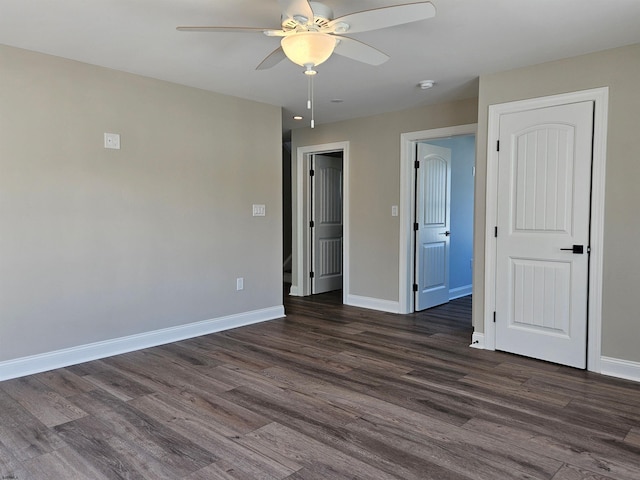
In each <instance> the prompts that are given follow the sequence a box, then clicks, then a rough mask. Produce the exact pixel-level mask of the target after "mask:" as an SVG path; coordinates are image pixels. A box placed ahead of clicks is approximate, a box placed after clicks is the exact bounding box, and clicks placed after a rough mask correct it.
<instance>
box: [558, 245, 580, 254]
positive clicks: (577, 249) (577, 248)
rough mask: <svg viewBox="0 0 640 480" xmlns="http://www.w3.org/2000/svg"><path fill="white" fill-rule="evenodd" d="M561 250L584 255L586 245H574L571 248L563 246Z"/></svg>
mask: <svg viewBox="0 0 640 480" xmlns="http://www.w3.org/2000/svg"><path fill="white" fill-rule="evenodd" d="M560 250H567V251H569V252H573V253H577V254H579V255H582V254H583V253H584V245H574V246H573V247H571V248H561V249H560Z"/></svg>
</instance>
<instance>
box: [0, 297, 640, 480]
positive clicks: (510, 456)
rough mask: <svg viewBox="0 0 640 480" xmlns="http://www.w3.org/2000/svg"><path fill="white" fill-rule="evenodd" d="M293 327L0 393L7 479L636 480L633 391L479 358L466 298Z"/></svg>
mask: <svg viewBox="0 0 640 480" xmlns="http://www.w3.org/2000/svg"><path fill="white" fill-rule="evenodd" d="M286 310H287V318H286V319H282V320H275V321H271V322H266V323H262V324H257V325H253V326H249V327H244V328H239V329H235V330H230V331H226V332H222V333H218V334H214V335H207V336H204V337H199V338H195V339H191V340H186V341H182V342H178V343H174V344H170V345H165V346H161V347H156V348H150V349H147V350H143V351H138V352H134V353H129V354H125V355H119V356H116V357H111V358H108V359H104V360H99V361H93V362H89V363H85V364H82V365H77V366H73V367H69V368H64V369H60V370H54V371H51V372H47V373H42V374H38V375H32V376H29V377H24V378H20V379H15V380H10V381H5V382H1V383H0V478H1V479H20V480H23V479H24V480H26V479H36V480H40V479H56V480H58V479H62V480H69V479H95V480H102V479H153V480H156V479H171V480H181V479H185V480H205V479H285V478H286V479H291V480H294V479H296V480H298V479H322V480H328V479H439V480H449V479H487V480H500V479H505V480H507V479H508V480H513V479H553V480H577V479H628V480H638V479H640V384H637V383H633V382H627V381H623V380H617V379H613V378H608V377H604V376H601V375H597V374H592V373H589V372H585V371H580V370H574V369H571V368H566V367H561V366H558V365H553V364H548V363H544V362H539V361H535V360H530V359H525V358H520V357H517V356H513V355H508V354H504V353H499V352H486V351H481V350H475V349H471V348H469V346H468V344H469V341H470V337H471V321H470V311H471V300H470V297H467V298H462V299H458V300H455V301H452V302H451V303H450V304H448V305H445V306H442V307H438V308H435V309H432V310H429V311H426V312H423V313H419V314H414V315H392V314H386V313H380V312H375V311H370V310H364V309H358V308H353V307H345V306H343V305H341V304H340V297H339V296H336V295H335V294H325V295H320V296H316V297H313V298H311V299H309V298H287V299H286Z"/></svg>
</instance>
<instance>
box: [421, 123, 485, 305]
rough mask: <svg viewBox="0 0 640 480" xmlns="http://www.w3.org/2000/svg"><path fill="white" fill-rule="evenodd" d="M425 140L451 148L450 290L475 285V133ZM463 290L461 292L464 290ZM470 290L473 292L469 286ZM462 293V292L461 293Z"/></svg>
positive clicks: (454, 292)
mask: <svg viewBox="0 0 640 480" xmlns="http://www.w3.org/2000/svg"><path fill="white" fill-rule="evenodd" d="M424 143H428V144H431V145H437V146H440V147H445V148H450V149H451V244H450V254H449V258H450V260H449V290H450V291H452V290H454V291H453V292H452V294H453V295H454V296H457V295H455V294H456V291H455V289H460V288H461V287H469V288H470V286H471V278H472V277H471V273H472V272H471V259H472V258H473V167H474V165H475V156H476V138H475V135H462V136H458V137H450V138H443V139H436V140H429V141H426V142H424ZM463 291H464V290H459V291H458V292H463ZM469 293H471V291H470V289H469ZM458 295H459V294H458Z"/></svg>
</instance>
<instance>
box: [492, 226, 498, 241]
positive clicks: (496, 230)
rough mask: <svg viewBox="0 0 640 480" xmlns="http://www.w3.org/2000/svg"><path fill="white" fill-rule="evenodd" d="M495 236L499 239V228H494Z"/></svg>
mask: <svg viewBox="0 0 640 480" xmlns="http://www.w3.org/2000/svg"><path fill="white" fill-rule="evenodd" d="M493 236H494V237H496V238H498V227H493Z"/></svg>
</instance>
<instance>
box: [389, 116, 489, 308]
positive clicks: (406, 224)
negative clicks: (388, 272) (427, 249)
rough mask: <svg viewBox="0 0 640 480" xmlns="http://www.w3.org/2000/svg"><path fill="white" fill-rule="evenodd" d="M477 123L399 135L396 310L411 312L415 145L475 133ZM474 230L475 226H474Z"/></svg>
mask: <svg viewBox="0 0 640 480" xmlns="http://www.w3.org/2000/svg"><path fill="white" fill-rule="evenodd" d="M477 130H478V124H477V123H469V124H466V125H457V126H453V127H444V128H434V129H430V130H421V131H418V132H407V133H402V134H400V212H402V214H401V216H400V253H399V255H400V256H399V258H400V262H399V267H400V271H399V274H398V279H399V282H398V298H399V299H400V301H399V313H413V312H414V311H415V299H414V292H413V269H414V262H415V238H414V234H413V233H414V232H413V218H415V212H414V208H415V205H414V198H415V194H416V191H415V168H414V163H415V160H416V144H417V143H419V142H421V141H425V140H434V139H436V138H443V137H455V136H459V135H476V138H477ZM474 229H475V226H474Z"/></svg>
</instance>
